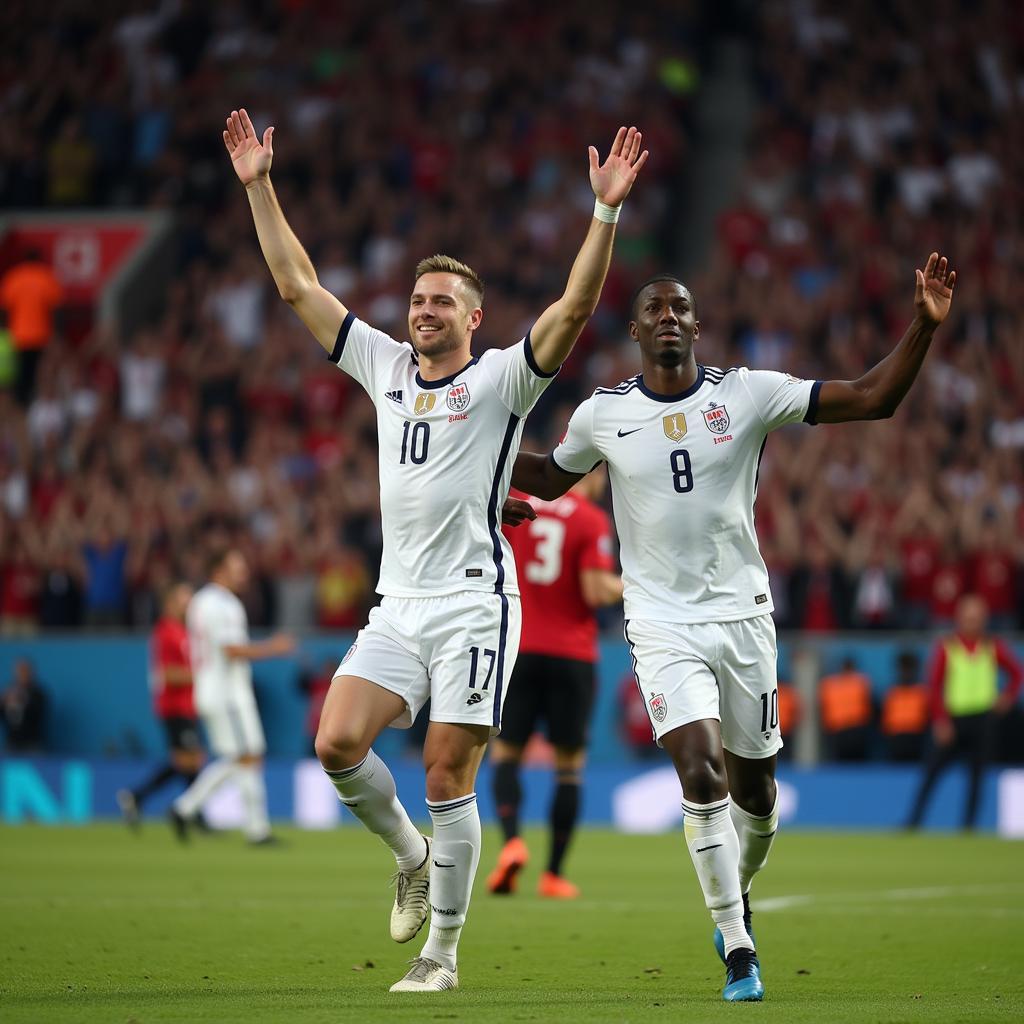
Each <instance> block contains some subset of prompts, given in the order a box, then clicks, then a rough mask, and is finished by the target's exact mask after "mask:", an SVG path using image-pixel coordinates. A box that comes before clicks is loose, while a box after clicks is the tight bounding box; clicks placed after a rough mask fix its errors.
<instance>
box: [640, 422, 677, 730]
mask: <svg viewBox="0 0 1024 1024" xmlns="http://www.w3.org/2000/svg"><path fill="white" fill-rule="evenodd" d="M684 433H685V431H684ZM647 703H648V704H649V705H650V708H651V718H653V719H654V720H655V721H656V722H664V721H665V719H666V718H667V717H668V701H667V700H665V694H663V693H655V694H652V695H651V699H650V700H649V701H648V702H647Z"/></svg>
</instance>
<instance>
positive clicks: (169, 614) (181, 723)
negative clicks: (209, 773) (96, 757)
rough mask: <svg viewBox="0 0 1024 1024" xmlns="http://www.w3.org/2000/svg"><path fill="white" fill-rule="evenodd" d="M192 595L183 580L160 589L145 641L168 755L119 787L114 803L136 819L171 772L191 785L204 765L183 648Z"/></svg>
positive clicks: (134, 822)
mask: <svg viewBox="0 0 1024 1024" xmlns="http://www.w3.org/2000/svg"><path fill="white" fill-rule="evenodd" d="M191 599H192V588H191V587H190V586H189V585H188V584H187V583H175V584H173V585H172V586H171V587H169V588H168V590H167V593H166V594H165V595H164V602H163V610H162V614H161V616H160V619H159V621H158V622H157V623H156V625H155V626H154V628H153V636H152V638H151V639H150V646H149V664H150V686H151V688H152V691H153V705H154V708H155V710H156V715H157V718H159V719H160V721H161V722H162V723H163V727H164V731H165V732H166V733H167V746H168V749H169V750H170V759H169V760H168V761H167V763H166V764H163V765H161V766H160V767H159V768H157V769H156V771H155V772H153V774H152V775H151V776H150V777H149V778H148V779H147V780H146V781H145V782H143V783H142V785H141V786H136V787H135V788H134V789H119V790H118V791H117V803H118V806H119V807H120V808H121V814H122V815H123V816H124V820H125V821H126V822H127V823H128V824H129V825H130V826H132V827H133V828H135V827H137V826H138V824H139V818H140V816H141V814H142V807H143V804H144V803H145V802H146V800H147V799H148V798H149V797H150V796H152V795H153V794H154V793H156V792H158V791H159V790H161V789H163V788H164V786H166V785H167V784H168V783H169V782H171V781H172V780H173V779H175V778H180V779H183V780H184V781H185V785H186V787H187V786H191V785H192V783H193V782H195V779H196V776H197V775H198V774H199V769H200V768H202V766H203V746H202V743H201V742H200V739H199V720H198V718H197V717H196V709H195V703H194V702H193V699H192V664H191V662H190V660H189V653H188V632H187V631H186V629H185V609H186V608H188V603H189V601H190V600H191Z"/></svg>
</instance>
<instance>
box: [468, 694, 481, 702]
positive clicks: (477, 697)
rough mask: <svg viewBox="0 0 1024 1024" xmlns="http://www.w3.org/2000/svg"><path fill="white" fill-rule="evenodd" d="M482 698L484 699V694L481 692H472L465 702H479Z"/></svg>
mask: <svg viewBox="0 0 1024 1024" xmlns="http://www.w3.org/2000/svg"><path fill="white" fill-rule="evenodd" d="M483 699H484V695H483V694H482V693H474V694H471V695H470V698H469V700H467V701H466V703H467V704H479V703H480V701H482V700H483Z"/></svg>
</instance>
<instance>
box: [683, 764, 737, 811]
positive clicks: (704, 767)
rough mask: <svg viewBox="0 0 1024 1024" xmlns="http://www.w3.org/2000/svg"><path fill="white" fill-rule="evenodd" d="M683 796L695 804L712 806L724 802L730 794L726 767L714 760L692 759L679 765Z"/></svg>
mask: <svg viewBox="0 0 1024 1024" xmlns="http://www.w3.org/2000/svg"><path fill="white" fill-rule="evenodd" d="M677 772H678V775H679V781H680V782H681V783H682V785H683V796H684V797H685V798H686V799H687V800H688V801H690V803H694V804H710V803H714V802H715V801H717V800H723V799H725V797H726V796H727V795H728V793H729V783H728V781H727V779H726V775H725V765H724V764H719V763H717V762H716V761H715V760H714V759H713V758H708V757H701V758H691V759H689V760H687V761H686V762H685V763H684V764H682V765H677Z"/></svg>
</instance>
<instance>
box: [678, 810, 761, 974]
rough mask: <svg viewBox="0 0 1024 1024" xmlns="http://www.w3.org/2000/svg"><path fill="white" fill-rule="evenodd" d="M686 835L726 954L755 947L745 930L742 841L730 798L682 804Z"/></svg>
mask: <svg viewBox="0 0 1024 1024" xmlns="http://www.w3.org/2000/svg"><path fill="white" fill-rule="evenodd" d="M683 814H684V815H685V820H684V821H683V832H684V834H685V835H686V846H687V848H688V849H689V851H690V859H691V860H692V861H693V866H694V868H695V869H696V871H697V878H698V879H699V880H700V887H701V890H702V891H703V893H704V904H705V906H706V907H707V908H708V910H710V911H711V918H712V920H713V921H714V922H715V924H717V925H718V928H719V930H720V931H721V933H722V938H723V939H724V940H725V955H726V956H728V955H729V954H730V953H731V952H732V951H733V950H734V949H737V948H739V947H741V946H745V947H746V948H747V949H753V948H754V944H753V943H752V942H751V941H750V936H749V935H747V930H746V928H744V927H743V896H742V894H741V892H740V873H739V864H740V842H739V839H738V838H737V836H736V829H735V828H734V826H733V823H732V819H731V818H730V817H729V799H728V797H727V798H726V799H725V800H719V801H718V802H717V803H713V804H691V803H688V802H687V801H686V800H684V801H683Z"/></svg>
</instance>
